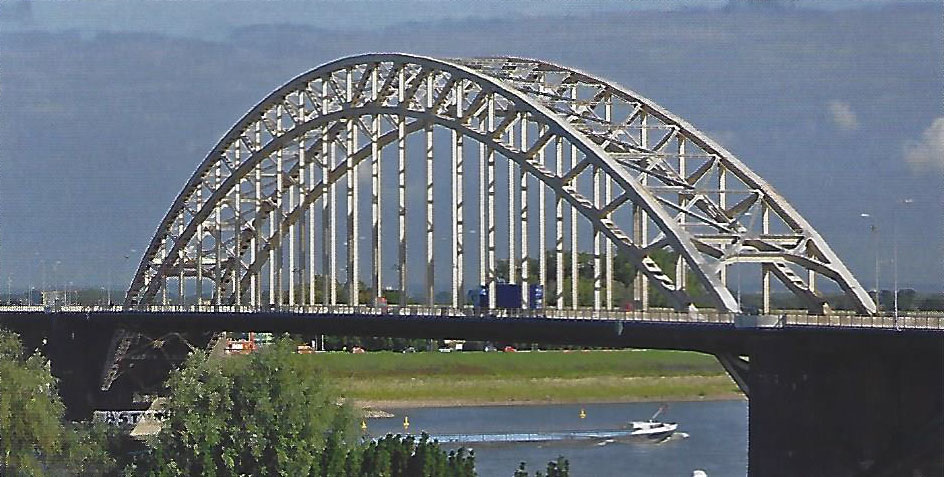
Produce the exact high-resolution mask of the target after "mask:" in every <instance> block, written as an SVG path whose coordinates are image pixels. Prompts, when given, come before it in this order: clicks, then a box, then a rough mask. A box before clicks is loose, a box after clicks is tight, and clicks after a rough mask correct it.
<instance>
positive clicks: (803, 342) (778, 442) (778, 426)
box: [747, 330, 944, 477]
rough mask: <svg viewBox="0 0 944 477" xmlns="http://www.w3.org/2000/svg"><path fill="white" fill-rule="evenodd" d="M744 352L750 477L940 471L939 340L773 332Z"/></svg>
mask: <svg viewBox="0 0 944 477" xmlns="http://www.w3.org/2000/svg"><path fill="white" fill-rule="evenodd" d="M889 335H896V336H889ZM751 349H752V351H751V354H750V372H749V373H748V378H747V381H748V385H749V388H750V423H749V451H748V453H749V462H750V464H749V467H750V470H749V474H750V475H751V476H796V475H806V476H830V477H842V476H886V475H887V476H938V475H944V426H942V423H944V414H942V410H944V405H942V400H944V340H942V339H941V338H940V337H935V336H928V335H927V334H925V335H917V334H915V335H913V336H909V335H908V334H907V333H896V332H894V331H885V332H882V333H874V334H861V333H855V334H851V333H850V334H845V335H839V334H836V333H826V334H824V335H815V334H812V333H803V334H790V333H789V331H788V330H776V331H772V332H771V334H770V335H769V336H760V337H758V338H757V339H756V340H754V341H753V343H752V346H751Z"/></svg>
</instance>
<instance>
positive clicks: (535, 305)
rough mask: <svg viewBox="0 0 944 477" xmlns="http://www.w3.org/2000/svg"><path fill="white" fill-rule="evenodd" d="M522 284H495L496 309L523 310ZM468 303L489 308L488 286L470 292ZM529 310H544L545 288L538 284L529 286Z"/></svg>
mask: <svg viewBox="0 0 944 477" xmlns="http://www.w3.org/2000/svg"><path fill="white" fill-rule="evenodd" d="M521 286H522V284H520V283H507V282H497V283H495V308H507V309H512V308H521ZM467 298H468V302H469V303H470V304H472V306H474V307H476V308H488V286H487V285H482V286H481V287H479V288H478V289H473V290H469V292H468V296H467ZM528 308H529V309H531V310H539V309H541V308H544V287H543V286H541V285H538V284H536V283H531V284H528Z"/></svg>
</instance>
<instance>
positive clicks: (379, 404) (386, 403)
mask: <svg viewBox="0 0 944 477" xmlns="http://www.w3.org/2000/svg"><path fill="white" fill-rule="evenodd" d="M746 400H747V398H746V397H745V396H744V395H743V394H741V393H730V394H716V395H710V396H688V397H671V398H659V397H636V398H626V399H593V398H589V399H584V400H576V399H550V400H548V399H524V400H510V401H509V400H494V401H490V400H479V399H413V400H360V399H352V401H353V403H354V405H355V407H357V408H358V409H361V410H364V411H386V412H389V410H390V409H423V408H437V407H493V406H551V405H558V404H560V405H564V404H626V403H635V402H699V401H746Z"/></svg>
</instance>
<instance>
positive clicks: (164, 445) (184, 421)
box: [140, 340, 353, 476]
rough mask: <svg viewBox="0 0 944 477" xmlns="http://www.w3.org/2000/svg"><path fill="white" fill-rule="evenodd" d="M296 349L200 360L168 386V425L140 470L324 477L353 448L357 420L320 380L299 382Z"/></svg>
mask: <svg viewBox="0 0 944 477" xmlns="http://www.w3.org/2000/svg"><path fill="white" fill-rule="evenodd" d="M293 349H294V345H293V344H292V343H291V342H289V341H288V340H280V341H278V342H277V343H276V344H275V345H273V346H271V347H269V348H266V349H264V350H263V351H261V352H258V353H254V354H253V355H252V356H250V357H248V358H247V359H230V360H221V359H216V358H211V357H210V356H209V355H208V354H207V353H205V352H195V353H194V354H193V355H191V357H190V358H189V359H188V361H187V363H186V364H185V366H184V367H183V368H182V369H180V370H178V371H175V372H174V373H172V375H171V377H170V379H169V380H168V388H169V390H170V399H169V400H168V405H167V408H166V410H167V414H168V417H167V420H166V421H165V422H164V425H163V428H162V429H161V432H160V433H159V434H158V436H157V437H156V439H155V440H154V442H152V443H151V445H152V447H153V449H152V452H151V453H149V454H148V455H147V457H146V458H145V459H144V460H143V461H142V462H141V463H140V465H141V466H142V467H143V469H142V470H143V471H145V472H146V473H148V474H150V475H210V476H212V475H218V474H219V475H270V474H271V475H279V474H281V475H322V473H323V471H327V470H329V469H333V468H336V467H337V464H336V463H335V462H333V461H331V460H330V459H326V458H325V454H326V450H331V451H334V450H337V449H340V450H344V449H346V448H347V447H348V446H349V445H350V444H351V443H350V436H351V435H352V430H353V416H352V412H351V410H350V409H349V408H348V407H346V406H339V405H338V404H337V402H338V393H337V392H336V391H334V390H333V389H332V388H331V387H330V386H328V385H327V383H326V382H325V381H324V380H323V379H320V378H319V377H318V376H306V378H305V379H299V378H298V376H297V370H296V368H295V367H294V366H293V364H292V362H291V359H290V358H291V356H292V353H293Z"/></svg>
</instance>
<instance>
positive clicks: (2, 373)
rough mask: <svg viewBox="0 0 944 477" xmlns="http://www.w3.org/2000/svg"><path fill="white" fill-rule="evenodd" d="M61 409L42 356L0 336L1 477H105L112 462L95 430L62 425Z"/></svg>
mask: <svg viewBox="0 0 944 477" xmlns="http://www.w3.org/2000/svg"><path fill="white" fill-rule="evenodd" d="M64 412H65V407H64V406H63V405H62V401H61V400H60V399H59V395H58V393H57V389H56V379H55V378H54V377H53V376H52V373H51V372H50V369H49V361H47V360H46V359H45V358H44V357H43V356H42V355H41V354H40V353H38V352H34V353H32V354H27V353H26V352H25V351H24V350H23V347H22V345H21V344H20V340H19V337H18V336H17V335H16V334H14V333H9V332H6V331H4V330H0V475H46V474H47V473H70V474H72V473H76V474H79V473H104V472H107V471H108V470H110V469H111V468H112V467H113V465H114V461H113V460H111V458H110V457H108V455H107V452H106V451H105V450H104V446H103V445H102V442H103V434H102V430H101V429H100V428H99V427H93V426H89V425H84V424H71V425H68V426H66V425H63V423H62V416H63V413H64Z"/></svg>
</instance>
